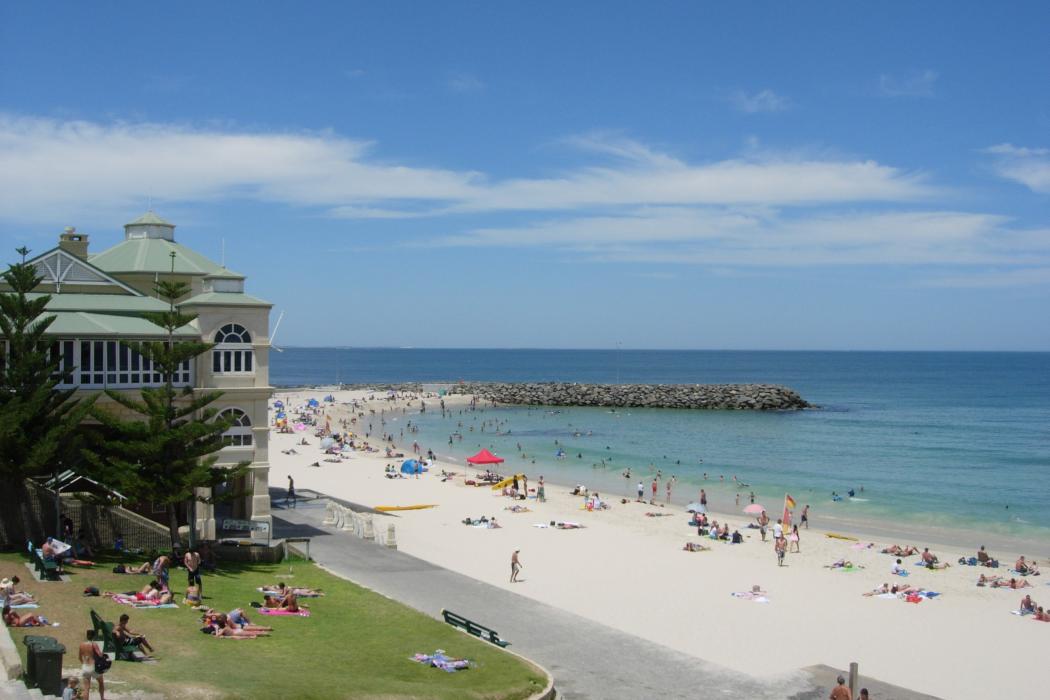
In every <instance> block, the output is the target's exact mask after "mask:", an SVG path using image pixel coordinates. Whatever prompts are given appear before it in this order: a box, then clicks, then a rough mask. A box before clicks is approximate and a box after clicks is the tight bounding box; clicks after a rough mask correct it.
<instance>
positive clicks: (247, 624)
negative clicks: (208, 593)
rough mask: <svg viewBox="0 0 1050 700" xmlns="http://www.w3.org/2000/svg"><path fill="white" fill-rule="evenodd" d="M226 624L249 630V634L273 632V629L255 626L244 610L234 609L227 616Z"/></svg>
mask: <svg viewBox="0 0 1050 700" xmlns="http://www.w3.org/2000/svg"><path fill="white" fill-rule="evenodd" d="M226 624H227V625H228V626H230V625H232V626H234V627H240V628H241V629H242V630H248V631H249V632H273V627H265V626H263V625H256V624H253V623H252V621H251V620H249V619H248V616H247V615H246V614H245V613H244V609H243V608H234V609H233V610H231V611H230V612H228V613H227V614H226Z"/></svg>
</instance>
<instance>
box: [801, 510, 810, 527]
mask: <svg viewBox="0 0 1050 700" xmlns="http://www.w3.org/2000/svg"><path fill="white" fill-rule="evenodd" d="M802 525H804V526H805V528H806V529H807V530H808V529H809V506H808V505H807V506H806V507H805V508H803V509H802Z"/></svg>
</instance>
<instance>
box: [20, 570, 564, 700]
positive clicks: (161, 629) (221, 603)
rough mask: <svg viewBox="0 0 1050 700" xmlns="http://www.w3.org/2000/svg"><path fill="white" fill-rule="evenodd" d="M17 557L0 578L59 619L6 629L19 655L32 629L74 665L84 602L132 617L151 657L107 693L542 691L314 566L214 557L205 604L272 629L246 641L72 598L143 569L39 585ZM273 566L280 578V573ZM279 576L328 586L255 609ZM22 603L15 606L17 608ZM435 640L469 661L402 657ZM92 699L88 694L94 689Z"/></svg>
mask: <svg viewBox="0 0 1050 700" xmlns="http://www.w3.org/2000/svg"><path fill="white" fill-rule="evenodd" d="M24 561H25V558H24V557H22V556H20V555H16V554H2V555H0V576H11V575H14V574H17V575H18V576H19V577H20V578H21V579H22V587H24V588H26V589H27V590H29V591H30V592H32V593H34V594H36V596H37V599H38V600H39V602H40V609H39V610H33V611H31V612H37V613H41V614H43V615H45V616H47V617H48V618H49V619H51V620H54V621H58V622H60V623H61V626H60V627H58V628H50V629H48V630H46V631H44V630H40V629H29V630H21V629H12V630H11V634H12V636H13V637H14V640H15V644H16V646H18V648H19V649H20V651H21V653H22V655H23V661H24V658H25V647H24V645H23V644H22V641H21V639H22V637H23V636H24V635H25V634H27V633H28V634H40V633H41V632H43V633H45V634H48V635H51V636H54V637H56V638H58V640H59V641H60V642H62V643H63V644H65V646H66V657H65V663H64V664H63V665H64V667H65V668H67V669H71V668H73V667H74V666H77V661H76V650H77V646H78V645H79V643H80V642H81V641H82V640H83V639H84V633H85V630H87V629H88V628H90V627H91V622H90V619H89V616H88V610H89V609H90V608H94V609H95V610H96V611H97V612H98V613H99V614H100V615H101V616H102V617H103V618H104V619H106V620H109V621H116V618H117V617H118V616H119V615H120V614H121V613H124V612H126V613H128V614H130V615H131V622H130V627H131V628H132V629H133V630H135V631H137V632H141V633H143V634H145V635H146V636H147V637H148V638H149V640H150V642H151V643H152V644H153V646H154V648H155V649H156V656H157V658H158V659H159V661H158V663H153V664H144V663H134V662H128V661H118V662H116V663H114V665H113V668H112V669H111V670H110V671H108V672H107V673H106V681H107V686H106V689H107V691H110V690H112V691H116V692H119V693H123V692H126V691H129V690H133V689H141V690H145V691H154V692H161V693H163V694H164V695H165V696H166V697H169V698H180V697H187V698H188V697H192V698H197V699H199V698H212V697H214V698H219V697H221V698H325V699H326V700H327V699H329V698H349V697H353V698H383V699H384V700H393V699H394V698H448V699H450V700H451V699H453V698H457V699H458V698H465V699H469V698H478V699H485V700H518V699H521V698H527V697H529V696H530V695H531V694H533V693H535V692H537V691H538V690H541V689H542V688H543V684H544V678H543V676H542V674H541V673H539V671H538V670H537V669H536V668H535V667H533V666H531V665H530V664H527V663H525V662H523V661H522V660H520V659H518V658H516V657H514V656H512V655H510V654H507V653H504V652H503V651H501V650H500V649H498V648H497V647H494V646H492V645H491V644H488V643H486V642H481V641H479V640H476V639H474V638H472V637H469V636H467V635H465V634H463V633H461V632H459V631H457V630H455V629H453V628H452V627H450V626H449V625H446V624H444V623H443V622H439V621H437V620H434V619H432V618H430V617H427V616H425V615H423V614H421V613H419V612H416V611H414V610H412V609H410V608H408V607H406V606H404V605H402V604H400V603H397V602H394V601H392V600H389V599H387V598H384V597H383V596H380V595H378V594H376V593H373V592H371V591H368V590H365V589H363V588H361V587H359V586H356V585H354V584H352V583H349V582H347V581H344V580H342V579H340V578H337V577H335V576H332V575H331V574H328V573H327V572H325V571H322V570H321V569H319V568H318V567H316V566H314V565H313V564H309V563H306V562H302V561H300V562H297V563H295V564H294V576H293V577H291V578H288V577H287V576H286V575H287V573H288V568H289V565H288V563H287V562H286V563H283V564H224V565H223V566H222V567H221V568H222V571H220V572H219V573H215V574H207V575H205V578H204V593H205V596H206V597H205V604H206V605H209V606H211V607H214V608H217V609H219V610H222V611H228V610H230V609H232V608H235V607H243V608H245V609H246V610H248V614H249V617H251V619H252V621H253V622H256V623H259V624H268V625H271V626H272V627H273V628H274V633H273V635H272V636H270V637H261V638H259V639H254V640H243V641H242V640H231V639H215V638H213V637H210V636H207V635H204V634H202V633H201V632H199V631H198V630H199V627H200V624H199V621H200V614H199V613H198V612H195V611H194V610H192V609H190V608H188V607H186V606H182V607H180V609H178V610H170V609H167V610H134V609H132V608H130V607H128V606H124V605H119V604H117V603H114V602H113V601H111V600H109V599H107V598H93V597H87V598H85V597H83V596H82V591H83V589H84V587H85V586H89V585H93V586H97V587H98V588H99V589H100V590H111V591H118V592H122V591H130V590H132V589H139V588H141V587H142V586H143V585H145V584H146V583H147V582H148V581H149V580H150V579H149V577H148V576H130V575H120V574H113V573H111V569H112V566H113V562H112V561H109V562H103V563H101V564H100V565H99V566H96V567H95V568H94V569H90V570H86V569H80V570H76V569H74V570H72V574H73V575H72V579H73V580H72V582H71V583H52V582H48V583H38V582H36V581H34V580H32V577H31V575H30V573H29V571H28V570H27V569H26V568H25V566H24V565H23V562H24ZM282 574H284V575H285V576H282ZM184 576H185V574H184V572H183V570H181V569H177V570H174V571H173V572H172V588H173V589H174V590H176V591H177V592H179V594H180V595H179V596H178V598H179V601H180V605H181V598H182V596H181V592H182V590H183V588H184ZM279 580H284V581H286V582H287V583H289V584H290V585H295V586H303V587H313V588H321V589H323V590H324V591H325V592H326V594H327V595H325V596H324V597H322V598H316V599H312V600H308V601H304V602H306V603H307V604H308V605H309V606H310V608H311V610H312V612H313V615H312V616H311V617H309V618H299V617H292V618H286V617H264V616H262V615H258V614H254V615H253V614H252V612H251V609H250V608H249V607H248V604H249V603H250V602H251V601H253V600H261V594H260V593H258V592H257V591H256V590H255V588H256V587H258V586H261V585H263V584H270V583H274V582H276V581H279ZM19 612H26V611H24V610H23V611H19ZM435 649H444V650H445V651H446V652H447V653H448V654H449V655H451V656H456V657H466V658H468V659H470V660H472V661H474V662H475V663H476V664H477V666H476V668H471V669H470V670H467V671H460V672H458V673H445V672H443V671H440V670H438V669H434V668H429V667H426V666H423V665H422V664H418V663H415V662H413V661H410V660H409V657H411V656H412V654H414V653H416V652H423V653H433V651H434V650H435ZM92 697H97V695H95V694H94V693H93V694H92Z"/></svg>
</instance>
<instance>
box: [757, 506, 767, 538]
mask: <svg viewBox="0 0 1050 700" xmlns="http://www.w3.org/2000/svg"><path fill="white" fill-rule="evenodd" d="M768 527H769V516H768V515H766V511H762V515H760V516H758V531H759V532H760V533H761V534H762V541H763V542H765V541H766V529H767V528H768Z"/></svg>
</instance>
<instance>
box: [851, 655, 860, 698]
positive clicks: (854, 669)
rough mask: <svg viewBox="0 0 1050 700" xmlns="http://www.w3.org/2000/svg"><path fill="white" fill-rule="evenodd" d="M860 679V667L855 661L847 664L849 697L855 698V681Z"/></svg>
mask: <svg viewBox="0 0 1050 700" xmlns="http://www.w3.org/2000/svg"><path fill="white" fill-rule="evenodd" d="M859 677H860V665H859V664H858V663H857V662H856V661H851V662H850V664H849V694H850V697H853V698H855V697H857V680H858V678H859Z"/></svg>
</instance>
